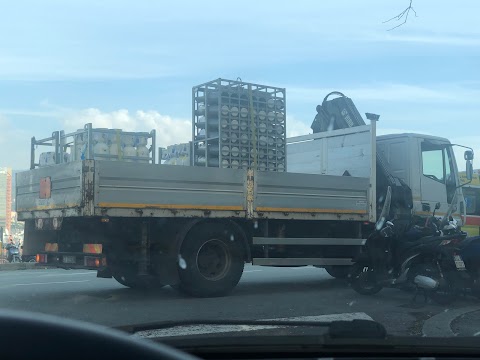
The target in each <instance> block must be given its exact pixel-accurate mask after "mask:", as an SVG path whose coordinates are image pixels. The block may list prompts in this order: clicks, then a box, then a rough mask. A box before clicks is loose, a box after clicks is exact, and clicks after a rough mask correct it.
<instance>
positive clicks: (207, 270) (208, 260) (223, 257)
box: [197, 239, 231, 281]
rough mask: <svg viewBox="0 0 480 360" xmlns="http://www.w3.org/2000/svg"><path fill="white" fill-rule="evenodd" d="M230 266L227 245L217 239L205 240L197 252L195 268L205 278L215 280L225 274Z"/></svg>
mask: <svg viewBox="0 0 480 360" xmlns="http://www.w3.org/2000/svg"><path fill="white" fill-rule="evenodd" d="M230 266H231V258H230V256H229V251H228V248H227V245H226V244H225V243H224V242H223V241H221V240H218V239H211V240H208V241H206V242H205V243H204V244H203V245H202V246H201V247H200V249H198V252H197V268H198V271H199V272H200V274H201V275H202V276H203V277H204V278H205V279H207V280H211V281H216V280H219V279H221V278H223V277H224V276H225V274H226V273H227V272H228V270H229V269H230Z"/></svg>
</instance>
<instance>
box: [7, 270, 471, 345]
mask: <svg viewBox="0 0 480 360" xmlns="http://www.w3.org/2000/svg"><path fill="white" fill-rule="evenodd" d="M412 298H413V295H412V294H411V293H407V292H404V291H400V290H396V289H384V290H382V291H381V292H380V293H379V294H377V295H375V296H372V297H368V296H361V295H359V294H357V293H355V292H354V291H353V290H352V289H350V288H349V286H348V284H346V282H345V281H342V280H336V279H333V278H332V277H330V276H329V275H328V274H327V273H326V272H325V270H323V269H318V268H314V267H298V268H268V267H258V266H251V265H248V266H246V267H245V272H244V275H243V277H242V279H241V281H240V283H239V284H238V286H237V288H236V289H235V290H234V291H233V292H232V294H231V295H229V296H226V297H222V298H210V299H197V298H190V297H186V296H184V295H181V294H179V293H177V292H176V291H174V290H173V289H172V288H170V287H165V288H163V289H160V290H158V291H154V292H151V291H150V292H142V291H137V290H132V289H129V288H126V287H124V286H122V285H120V284H118V283H117V282H116V281H115V280H113V279H99V278H97V277H96V272H94V271H86V270H61V269H48V270H33V269H31V270H30V269H27V270H18V271H0V308H1V309H15V310H25V311H34V312H40V313H46V314H52V315H57V316H61V317H66V318H72V319H78V320H84V321H88V322H93V323H97V324H101V325H106V326H126V325H133V324H142V323H151V322H154V321H166V320H187V319H190V320H194V319H195V320H198V319H217V320H218V319H229V320H245V319H247V320H255V319H285V318H287V319H288V318H296V319H297V320H302V319H306V320H312V319H325V316H328V317H329V318H332V316H333V318H334V319H351V318H372V319H373V320H376V321H378V322H380V323H382V324H383V325H384V326H385V327H386V329H387V331H388V333H389V334H392V335H414V336H422V335H424V336H453V335H464V336H473V335H475V334H477V335H480V333H479V332H480V303H479V302H478V301H477V300H476V299H473V298H460V299H459V300H457V301H456V302H455V303H454V304H453V305H451V306H449V307H444V306H439V305H436V304H432V303H425V302H424V300H423V299H422V298H420V297H419V299H417V301H416V302H415V303H413V302H412Z"/></svg>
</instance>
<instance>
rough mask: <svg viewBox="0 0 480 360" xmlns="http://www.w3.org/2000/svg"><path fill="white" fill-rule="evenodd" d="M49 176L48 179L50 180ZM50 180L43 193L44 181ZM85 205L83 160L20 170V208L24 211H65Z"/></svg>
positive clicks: (18, 194)
mask: <svg viewBox="0 0 480 360" xmlns="http://www.w3.org/2000/svg"><path fill="white" fill-rule="evenodd" d="M46 179H48V180H46ZM41 181H44V182H47V184H48V183H49V184H50V185H47V187H48V188H49V191H48V194H47V195H46V196H45V195H44V196H42V197H43V198H41V196H40V182H41ZM81 206H82V162H79V161H78V162H72V163H68V164H61V165H53V166H47V167H41V168H38V169H35V170H29V171H24V172H20V173H17V180H16V208H17V212H18V213H19V217H20V218H22V214H21V213H22V212H31V211H47V210H64V209H73V208H80V207H81Z"/></svg>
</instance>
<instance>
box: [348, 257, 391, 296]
mask: <svg viewBox="0 0 480 360" xmlns="http://www.w3.org/2000/svg"><path fill="white" fill-rule="evenodd" d="M349 278H350V285H351V287H352V289H353V290H355V291H356V292H357V293H359V294H361V295H375V294H377V293H379V292H380V290H382V289H383V286H382V285H380V284H378V283H377V282H376V280H375V273H374V271H373V269H372V267H371V266H370V267H369V266H368V265H361V264H355V265H353V267H352V271H351V272H350V275H349Z"/></svg>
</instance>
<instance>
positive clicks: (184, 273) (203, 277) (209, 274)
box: [175, 223, 245, 297]
mask: <svg viewBox="0 0 480 360" xmlns="http://www.w3.org/2000/svg"><path fill="white" fill-rule="evenodd" d="M232 234H233V232H232V231H231V230H230V229H229V228H228V227H227V226H226V225H223V224H214V223H208V224H207V223H206V224H201V225H198V226H196V227H194V228H193V229H192V230H191V231H190V232H189V233H188V235H187V237H186V238H185V240H184V242H183V244H182V247H181V250H180V254H181V255H180V258H179V268H180V270H179V271H180V273H179V275H180V284H178V286H175V288H177V289H178V290H180V291H181V292H184V293H187V294H189V295H192V296H197V297H215V296H223V295H226V294H228V293H229V292H230V291H232V290H233V289H234V288H235V286H236V285H237V284H238V282H239V281H240V278H241V277H242V273H243V268H244V265H245V256H244V250H243V246H242V244H241V242H240V240H239V239H238V238H237V239H235V236H232Z"/></svg>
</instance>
